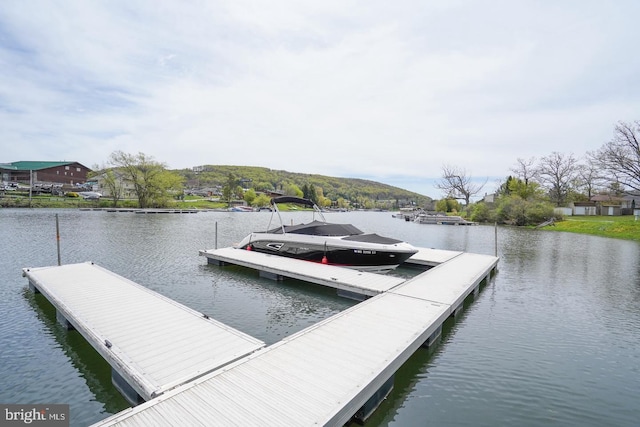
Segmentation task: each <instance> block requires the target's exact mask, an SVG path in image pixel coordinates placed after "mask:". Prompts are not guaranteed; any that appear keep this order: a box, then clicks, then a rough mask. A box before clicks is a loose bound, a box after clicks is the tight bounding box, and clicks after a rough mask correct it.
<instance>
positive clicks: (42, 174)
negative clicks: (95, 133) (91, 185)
mask: <svg viewBox="0 0 640 427" xmlns="http://www.w3.org/2000/svg"><path fill="white" fill-rule="evenodd" d="M89 172H91V169H89V168H88V167H86V166H84V165H82V164H81V163H78V162H47V161H20V162H13V163H0V174H1V175H2V181H4V182H20V183H23V184H28V183H30V182H33V183H36V182H40V183H51V184H68V185H75V184H79V183H84V182H85V181H86V180H87V174H88V173H89Z"/></svg>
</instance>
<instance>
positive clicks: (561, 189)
mask: <svg viewBox="0 0 640 427" xmlns="http://www.w3.org/2000/svg"><path fill="white" fill-rule="evenodd" d="M577 163H578V161H577V159H576V158H575V157H573V154H568V155H565V154H562V153H558V152H557V151H554V152H553V153H551V154H550V155H549V156H546V157H543V158H541V159H540V164H539V166H538V176H539V177H540V180H541V181H542V183H543V184H544V185H545V186H546V187H547V189H548V190H549V196H550V198H551V201H552V202H554V203H555V204H556V206H562V205H564V204H565V203H566V202H567V196H568V195H569V192H570V191H571V190H572V189H573V188H572V183H574V182H575V177H576V166H577Z"/></svg>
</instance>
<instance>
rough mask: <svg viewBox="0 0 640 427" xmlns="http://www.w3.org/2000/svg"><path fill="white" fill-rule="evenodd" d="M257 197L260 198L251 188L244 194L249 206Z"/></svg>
mask: <svg viewBox="0 0 640 427" xmlns="http://www.w3.org/2000/svg"><path fill="white" fill-rule="evenodd" d="M256 197H258V195H257V194H256V191H255V190H254V189H253V188H250V189H248V190H247V191H245V192H244V201H245V202H247V204H248V205H252V204H253V201H254V200H255V199H256Z"/></svg>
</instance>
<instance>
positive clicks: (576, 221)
mask: <svg viewBox="0 0 640 427" xmlns="http://www.w3.org/2000/svg"><path fill="white" fill-rule="evenodd" d="M544 229H545V230H551V231H567V232H569V233H580V234H591V235H594V236H602V237H613V238H616V239H626V240H637V241H640V219H639V220H638V221H636V220H635V217H634V216H632V215H625V216H574V217H565V219H564V220H563V221H557V222H556V223H555V225H552V226H548V227H545V228H544Z"/></svg>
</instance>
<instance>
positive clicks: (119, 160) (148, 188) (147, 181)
mask: <svg viewBox="0 0 640 427" xmlns="http://www.w3.org/2000/svg"><path fill="white" fill-rule="evenodd" d="M109 163H110V164H111V165H113V166H114V167H115V168H117V170H118V172H119V173H121V174H122V178H123V180H125V181H127V182H128V183H130V184H131V186H132V187H133V192H134V193H135V195H136V197H137V198H138V205H139V206H140V207H141V208H147V207H152V206H155V207H164V206H166V205H167V203H168V201H169V200H170V199H171V197H170V195H171V193H177V192H179V191H181V190H182V182H183V178H182V177H181V176H180V175H178V174H177V173H175V172H171V171H169V170H167V168H166V165H164V164H163V163H160V162H157V161H155V160H154V159H153V157H151V156H147V155H146V154H144V153H138V154H135V155H134V154H128V153H124V152H123V151H115V152H113V153H112V154H111V156H110V157H109Z"/></svg>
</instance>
